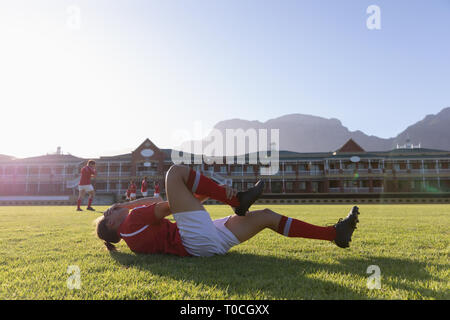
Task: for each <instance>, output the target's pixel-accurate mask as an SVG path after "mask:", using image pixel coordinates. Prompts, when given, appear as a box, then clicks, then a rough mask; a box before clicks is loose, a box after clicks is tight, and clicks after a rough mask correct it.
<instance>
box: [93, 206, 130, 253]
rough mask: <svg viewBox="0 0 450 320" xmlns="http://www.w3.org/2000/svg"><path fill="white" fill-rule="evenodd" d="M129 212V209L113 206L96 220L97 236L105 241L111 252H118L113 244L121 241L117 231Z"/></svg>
mask: <svg viewBox="0 0 450 320" xmlns="http://www.w3.org/2000/svg"><path fill="white" fill-rule="evenodd" d="M128 211H129V210H128V209H127V208H121V207H114V206H113V207H111V208H110V209H108V210H106V212H105V213H104V214H103V216H101V217H99V218H98V219H97V220H96V229H97V236H98V237H99V238H100V239H102V240H103V241H104V243H105V246H106V248H107V249H108V250H109V251H114V250H116V247H115V246H114V244H113V243H118V242H119V241H120V237H119V235H118V234H117V229H118V228H119V226H120V224H121V223H122V221H123V218H124V217H125V216H126V215H127V214H128Z"/></svg>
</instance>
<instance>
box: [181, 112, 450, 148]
mask: <svg viewBox="0 0 450 320" xmlns="http://www.w3.org/2000/svg"><path fill="white" fill-rule="evenodd" d="M214 129H217V130H219V131H220V132H221V133H222V135H223V136H224V137H225V130H226V129H233V130H237V129H243V130H244V131H246V130H248V129H257V130H258V129H267V130H268V132H270V129H279V143H280V145H279V150H286V151H294V152H330V151H336V150H338V149H339V148H340V147H341V146H342V145H343V144H344V143H345V142H346V141H348V140H349V139H350V138H351V139H353V140H354V141H355V142H356V143H358V144H359V145H360V146H361V147H362V148H363V149H364V150H366V151H389V150H393V149H395V148H396V147H397V145H405V144H406V143H407V142H408V141H410V143H412V144H413V145H414V146H417V145H419V144H420V147H421V148H426V149H437V150H445V151H450V107H447V108H444V109H442V110H441V111H440V112H439V113H437V114H435V115H427V116H426V117H425V118H424V119H422V120H420V121H418V122H416V123H415V124H413V125H411V126H409V127H407V128H406V129H405V130H403V131H402V132H400V133H399V134H398V135H397V136H396V137H393V138H388V139H385V138H379V137H377V136H373V135H367V134H365V133H364V132H362V131H360V130H357V131H350V130H349V129H348V128H346V127H345V126H343V125H342V123H341V121H340V120H338V119H327V118H323V117H318V116H313V115H305V114H288V115H284V116H281V117H278V118H275V119H270V120H268V121H266V122H260V121H249V120H242V119H230V120H225V121H220V122H218V123H217V124H216V125H215V126H214ZM267 140H269V139H267ZM208 141H209V142H208ZM213 141H214V136H212V135H211V134H210V135H208V136H207V137H206V138H205V139H203V140H202V142H203V146H204V147H205V146H206V145H208V144H210V143H211V142H213ZM191 143H192V141H189V142H185V143H183V144H182V145H181V146H180V150H187V147H188V146H189V145H192V144H191Z"/></svg>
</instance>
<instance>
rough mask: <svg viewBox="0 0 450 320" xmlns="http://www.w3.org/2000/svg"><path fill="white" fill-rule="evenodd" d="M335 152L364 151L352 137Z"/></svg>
mask: <svg viewBox="0 0 450 320" xmlns="http://www.w3.org/2000/svg"><path fill="white" fill-rule="evenodd" d="M337 152H366V151H365V150H364V149H363V148H361V146H360V145H359V144H357V143H356V142H355V141H354V140H353V139H351V138H350V139H349V140H348V141H347V142H346V143H345V144H344V145H343V146H342V147H341V148H340V149H339V150H337Z"/></svg>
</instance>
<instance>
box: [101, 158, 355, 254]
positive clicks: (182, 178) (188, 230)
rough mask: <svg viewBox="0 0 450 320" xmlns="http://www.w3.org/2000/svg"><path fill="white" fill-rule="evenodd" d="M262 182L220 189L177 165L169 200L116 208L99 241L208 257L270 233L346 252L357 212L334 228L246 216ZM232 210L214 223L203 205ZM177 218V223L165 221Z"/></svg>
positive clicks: (268, 213) (263, 213) (169, 178)
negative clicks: (326, 244)
mask: <svg viewBox="0 0 450 320" xmlns="http://www.w3.org/2000/svg"><path fill="white" fill-rule="evenodd" d="M263 189H264V183H263V182H262V181H259V182H257V183H256V185H255V186H254V187H253V188H250V189H249V190H247V191H245V192H237V191H236V190H233V189H231V188H228V187H226V186H221V185H218V184H216V183H215V182H213V180H211V179H209V178H208V177H206V176H204V175H202V174H201V173H200V172H198V171H197V172H196V171H194V170H192V169H189V168H188V167H184V166H180V165H173V166H172V167H171V168H170V169H169V171H168V172H167V175H166V190H167V198H168V201H164V202H160V201H161V198H143V199H139V200H136V201H132V202H129V203H124V204H115V205H113V206H112V207H110V208H109V209H108V210H106V211H105V213H104V215H103V216H102V217H100V218H98V219H97V221H96V222H97V236H98V237H99V238H100V239H101V240H103V241H104V244H105V245H106V247H107V249H108V250H110V251H113V250H115V246H114V243H118V242H119V241H120V240H122V239H123V240H124V241H125V242H126V244H127V245H128V247H129V248H130V249H131V251H133V252H135V253H166V254H174V255H178V256H200V257H209V256H213V255H216V254H219V255H221V254H225V253H227V252H228V250H230V249H231V248H232V247H233V246H235V245H238V244H240V243H242V242H244V241H247V240H248V239H250V238H252V237H253V236H255V235H256V234H258V233H259V232H261V231H262V230H264V229H266V228H268V229H271V230H273V231H275V232H277V233H279V234H281V235H283V236H286V237H290V238H292V237H294V238H299V237H301V238H309V239H318V240H328V241H332V242H334V243H335V244H336V245H337V246H338V247H341V248H347V247H349V242H350V241H351V237H352V234H353V231H354V230H355V229H356V224H357V223H358V215H359V211H358V207H356V206H355V207H353V209H352V210H351V212H350V213H349V214H348V216H347V217H346V218H344V219H340V220H339V221H338V222H337V223H336V224H335V225H334V226H327V227H322V226H316V225H312V224H309V223H306V222H303V221H300V220H298V219H294V218H289V217H286V216H284V215H281V214H278V213H276V212H274V211H272V210H270V209H264V210H257V211H252V212H248V209H249V208H250V206H251V205H252V204H253V203H254V202H255V201H256V200H257V199H258V198H259V197H260V195H261V194H262V192H263ZM209 197H210V198H212V199H214V200H218V201H221V202H223V203H226V204H228V205H230V206H231V207H232V208H234V212H235V213H236V214H235V215H231V216H228V217H225V218H222V219H217V220H214V221H213V220H211V217H210V216H209V214H208V212H207V211H206V210H205V208H204V207H203V205H202V204H201V201H203V200H206V199H207V198H209ZM169 215H173V217H174V219H175V222H171V221H169V220H168V219H166V218H165V217H167V216H169Z"/></svg>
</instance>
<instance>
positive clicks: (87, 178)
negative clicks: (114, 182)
mask: <svg viewBox="0 0 450 320" xmlns="http://www.w3.org/2000/svg"><path fill="white" fill-rule="evenodd" d="M96 174H97V171H96V170H95V169H92V168H91V167H89V166H84V167H83V168H82V169H81V178H80V183H79V185H80V186H86V185H89V184H91V176H93V175H94V176H95V175H96Z"/></svg>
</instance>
